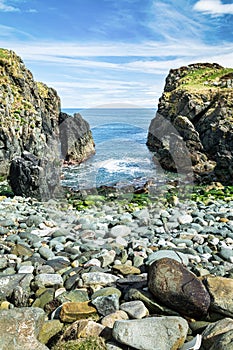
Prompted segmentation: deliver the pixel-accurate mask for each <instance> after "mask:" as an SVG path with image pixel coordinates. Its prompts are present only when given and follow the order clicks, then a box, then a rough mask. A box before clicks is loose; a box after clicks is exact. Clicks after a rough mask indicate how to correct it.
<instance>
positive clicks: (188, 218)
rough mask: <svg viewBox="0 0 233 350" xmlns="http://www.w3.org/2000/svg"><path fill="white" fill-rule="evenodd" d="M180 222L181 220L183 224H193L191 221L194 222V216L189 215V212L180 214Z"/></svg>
mask: <svg viewBox="0 0 233 350" xmlns="http://www.w3.org/2000/svg"><path fill="white" fill-rule="evenodd" d="M178 222H179V223H180V224H181V225H185V224H191V222H193V218H192V216H191V215H189V214H186V215H180V216H179V217H178Z"/></svg>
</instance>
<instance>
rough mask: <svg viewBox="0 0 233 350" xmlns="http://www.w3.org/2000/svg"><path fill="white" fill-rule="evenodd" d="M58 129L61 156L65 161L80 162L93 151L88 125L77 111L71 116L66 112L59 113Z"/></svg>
mask: <svg viewBox="0 0 233 350" xmlns="http://www.w3.org/2000/svg"><path fill="white" fill-rule="evenodd" d="M59 131H60V140H61V153H62V158H63V159H65V160H66V161H67V162H76V163H81V162H82V161H83V159H87V158H89V157H90V156H91V155H92V154H94V153H95V145H94V141H93V139H92V134H91V131H90V126H89V124H88V122H87V121H86V120H84V119H83V118H82V116H81V115H80V114H79V113H75V114H74V116H73V118H71V117H70V116H69V115H68V114H66V113H62V112H61V113H60V115H59Z"/></svg>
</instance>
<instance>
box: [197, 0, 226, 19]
mask: <svg viewBox="0 0 233 350" xmlns="http://www.w3.org/2000/svg"><path fill="white" fill-rule="evenodd" d="M193 8H194V10H196V11H200V12H203V13H205V14H210V15H214V16H222V15H227V14H229V15H233V4H223V3H222V1H220V0H199V1H198V2H197V3H196V4H195V5H194V7H193Z"/></svg>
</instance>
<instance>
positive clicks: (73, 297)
mask: <svg viewBox="0 0 233 350" xmlns="http://www.w3.org/2000/svg"><path fill="white" fill-rule="evenodd" d="M57 300H58V301H60V302H61V303H62V304H63V303H66V302H76V303H79V302H83V301H88V300H89V296H88V293H87V291H85V290H79V289H74V290H71V291H70V292H67V291H65V292H64V293H62V294H60V295H58V296H57Z"/></svg>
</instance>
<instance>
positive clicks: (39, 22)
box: [0, 0, 233, 108]
mask: <svg viewBox="0 0 233 350" xmlns="http://www.w3.org/2000/svg"><path fill="white" fill-rule="evenodd" d="M0 47H4V48H8V49H12V50H14V51H15V52H16V53H17V54H18V55H20V56H21V57H22V59H23V60H24V62H25V64H26V66H27V67H28V68H29V69H30V70H31V71H32V73H33V75H34V78H35V79H36V80H38V81H43V82H45V83H46V84H48V85H49V86H52V87H54V88H55V89H56V90H57V91H58V94H59V96H60V97H61V101H62V107H63V108H68V107H73V108H74V107H77V108H81V107H85V108H90V107H96V106H99V105H103V104H110V105H114V103H120V104H124V103H126V104H131V105H135V106H139V107H152V108H156V106H157V103H158V98H159V97H160V95H161V93H162V90H163V87H164V81H165V78H166V75H167V74H168V71H169V69H171V68H178V67H180V66H182V65H186V64H190V63H194V62H217V63H219V64H221V65H223V66H226V67H233V2H232V1H230V0H222V1H221V0H174V1H171V0H66V1H63V0H46V1H45V0H0Z"/></svg>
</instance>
